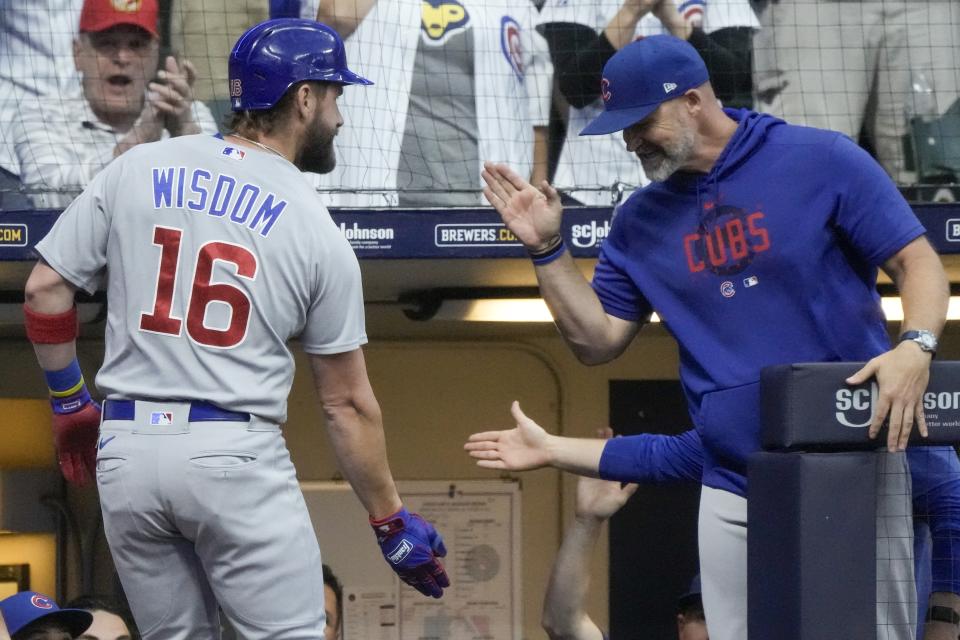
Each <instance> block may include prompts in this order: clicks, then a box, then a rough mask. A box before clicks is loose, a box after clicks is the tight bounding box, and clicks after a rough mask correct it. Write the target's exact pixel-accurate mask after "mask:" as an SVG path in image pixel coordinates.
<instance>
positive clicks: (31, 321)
mask: <svg viewBox="0 0 960 640" xmlns="http://www.w3.org/2000/svg"><path fill="white" fill-rule="evenodd" d="M23 317H24V323H23V324H24V326H25V327H26V328H27V338H28V339H29V340H30V342H32V343H34V344H63V343H64V342H71V341H73V340H76V339H77V336H78V335H80V323H79V321H78V319H77V307H76V305H74V306H72V307H70V310H69V311H64V312H63V313H55V314H46V313H37V312H36V311H34V310H33V309H31V308H30V307H28V306H27V305H23Z"/></svg>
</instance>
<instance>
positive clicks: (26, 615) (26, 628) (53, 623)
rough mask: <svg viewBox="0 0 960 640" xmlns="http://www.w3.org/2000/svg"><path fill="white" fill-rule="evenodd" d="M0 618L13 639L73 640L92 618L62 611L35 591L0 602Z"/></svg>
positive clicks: (78, 611) (74, 610)
mask: <svg viewBox="0 0 960 640" xmlns="http://www.w3.org/2000/svg"><path fill="white" fill-rule="evenodd" d="M0 615H2V617H3V620H4V621H5V622H6V626H7V629H8V630H9V632H10V636H11V637H12V639H13V640H74V639H75V638H77V637H78V636H79V635H80V634H81V633H83V632H84V630H86V628H87V627H89V626H90V623H91V622H92V620H93V616H92V615H90V613H88V612H86V611H81V610H79V609H61V608H60V607H58V606H57V603H56V602H54V601H53V599H52V598H49V597H47V596H45V595H43V594H40V593H36V592H35V591H21V592H20V593H17V594H15V595H12V596H10V597H9V598H5V599H3V600H0Z"/></svg>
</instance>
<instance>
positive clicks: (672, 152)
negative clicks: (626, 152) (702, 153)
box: [637, 128, 697, 182]
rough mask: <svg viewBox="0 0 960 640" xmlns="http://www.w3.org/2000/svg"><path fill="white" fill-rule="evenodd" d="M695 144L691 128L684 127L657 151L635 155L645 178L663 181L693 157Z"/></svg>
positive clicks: (694, 135)
mask: <svg viewBox="0 0 960 640" xmlns="http://www.w3.org/2000/svg"><path fill="white" fill-rule="evenodd" d="M696 144H697V138H696V134H695V133H694V132H693V130H692V129H687V128H684V129H681V130H680V135H679V137H677V139H675V140H672V141H670V142H668V143H665V144H664V145H662V146H661V147H660V150H659V151H655V152H654V153H651V154H649V155H640V154H637V155H638V157H639V158H640V164H642V165H643V172H644V173H645V174H647V178H649V179H650V180H652V181H653V182H663V181H664V180H666V179H667V178H669V177H670V176H672V175H673V174H674V172H675V171H676V170H677V169H679V168H681V167H682V166H684V165H685V164H687V162H688V161H689V160H690V158H692V157H693V150H694V147H696Z"/></svg>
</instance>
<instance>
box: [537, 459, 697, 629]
mask: <svg viewBox="0 0 960 640" xmlns="http://www.w3.org/2000/svg"><path fill="white" fill-rule="evenodd" d="M636 490H637V485H635V484H628V485H621V483H619V482H611V481H608V480H599V479H596V478H585V477H584V478H580V479H579V480H578V482H577V506H576V517H575V518H574V521H573V524H571V525H570V527H569V528H568V529H567V531H566V533H565V534H564V537H563V544H561V545H560V551H559V552H558V553H557V558H556V560H554V563H553V570H552V571H551V573H550V582H549V584H548V585H547V595H546V597H545V598H544V601H543V617H542V624H543V628H544V629H545V630H546V632H547V635H548V636H550V640H601V638H606V635H605V634H603V633H602V632H601V631H600V628H599V627H598V626H597V624H596V623H595V622H594V621H593V620H592V619H591V618H590V616H589V615H588V614H587V612H586V611H585V610H584V608H583V607H584V598H585V597H586V594H587V590H588V589H589V587H590V557H591V555H592V553H593V548H594V546H595V545H596V543H597V539H598V538H599V537H600V531H601V529H602V528H603V524H604V523H605V522H606V521H607V520H609V519H610V517H611V516H612V515H613V514H614V513H616V512H617V511H619V510H620V508H621V507H622V506H623V505H624V504H626V502H627V500H628V499H629V498H630V496H632V495H633V493H634V492H635V491H636ZM677 638H678V640H708V636H707V627H706V622H705V620H704V615H703V601H702V600H701V598H700V577H699V576H697V577H696V578H695V579H694V581H693V582H692V583H691V587H690V590H689V591H688V592H687V593H686V594H684V595H683V596H681V598H680V600H679V601H678V603H677Z"/></svg>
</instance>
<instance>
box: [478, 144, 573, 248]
mask: <svg viewBox="0 0 960 640" xmlns="http://www.w3.org/2000/svg"><path fill="white" fill-rule="evenodd" d="M480 175H481V176H482V177H483V181H484V182H486V183H487V186H486V187H484V188H483V195H484V196H485V197H486V198H487V202H489V203H490V204H491V205H493V207H494V208H495V209H496V210H497V212H498V213H499V214H500V217H501V218H503V222H504V224H506V225H507V228H508V229H510V231H512V232H513V234H514V235H515V236H517V238H518V239H519V240H520V242H522V243H523V245H524V246H525V247H526V248H527V249H528V250H529V251H531V252H537V251H540V250H542V249H543V248H544V247H546V246H547V245H549V243H550V242H551V241H552V240H553V239H554V238H556V237H557V235H558V234H559V233H560V217H561V215H562V214H563V207H562V206H561V205H560V194H558V193H557V190H556V189H554V188H553V187H552V186H550V184H549V183H548V182H547V181H546V180H544V181H543V182H542V183H541V184H540V188H539V189H537V188H536V187H534V186H533V185H532V184H530V183H529V182H527V181H526V180H524V179H523V178H522V177H521V176H520V174H518V173H517V172H516V171H514V170H513V169H511V168H510V167H508V166H507V165H505V164H494V163H492V162H485V163H484V164H483V172H482V173H481V174H480Z"/></svg>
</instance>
